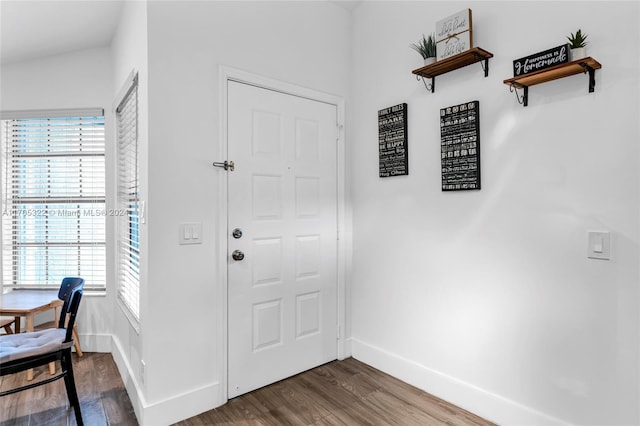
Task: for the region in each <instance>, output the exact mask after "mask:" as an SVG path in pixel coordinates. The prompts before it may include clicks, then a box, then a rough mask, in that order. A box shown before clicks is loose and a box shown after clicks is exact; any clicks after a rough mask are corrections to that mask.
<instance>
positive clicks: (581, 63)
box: [504, 56, 602, 106]
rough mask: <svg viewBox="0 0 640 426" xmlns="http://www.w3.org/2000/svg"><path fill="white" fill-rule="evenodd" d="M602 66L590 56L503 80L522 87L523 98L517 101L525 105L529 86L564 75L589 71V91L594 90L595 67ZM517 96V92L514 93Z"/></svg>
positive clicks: (516, 87) (511, 85)
mask: <svg viewBox="0 0 640 426" xmlns="http://www.w3.org/2000/svg"><path fill="white" fill-rule="evenodd" d="M600 68H602V65H600V63H599V62H598V61H596V60H595V59H593V58H592V57H590V56H589V57H586V58H582V59H578V60H576V61H571V62H567V63H564V64H560V65H556V66H554V67H551V68H546V69H544V70H540V71H534V72H532V73H529V74H525V75H521V76H518V77H513V78H508V79H506V80H504V84H506V85H508V86H509V88H510V89H511V90H512V89H524V96H523V100H522V101H520V98H518V102H520V103H521V104H523V105H524V106H527V103H528V97H529V90H528V89H529V87H530V86H535V85H536V84H541V83H546V82H548V81H552V80H558V79H560V78H564V77H570V76H572V75H577V74H585V73H589V93H591V92H593V91H594V88H595V85H596V83H595V72H596V70H597V69H600ZM516 96H517V93H516Z"/></svg>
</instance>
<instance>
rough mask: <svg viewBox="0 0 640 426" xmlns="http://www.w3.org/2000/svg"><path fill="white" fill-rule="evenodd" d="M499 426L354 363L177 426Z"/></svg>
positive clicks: (295, 380)
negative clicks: (494, 425)
mask: <svg viewBox="0 0 640 426" xmlns="http://www.w3.org/2000/svg"><path fill="white" fill-rule="evenodd" d="M176 425H177V426H201V425H274V426H276V425H394V426H395V425H403V426H404V425H407V426H409V425H416V426H417V425H420V426H425V425H434V426H435V425H483V426H485V425H486V426H488V425H493V423H491V422H488V421H486V420H483V419H481V418H479V417H477V416H475V415H473V414H471V413H469V412H467V411H465V410H462V409H460V408H458V407H455V406H453V405H451V404H449V403H447V402H445V401H442V400H441V399H439V398H436V397H434V396H432V395H429V394H427V393H425V392H423V391H421V390H419V389H417V388H414V387H413V386H410V385H408V384H406V383H404V382H402V381H400V380H398V379H395V378H393V377H391V376H389V375H387V374H384V373H382V372H381V371H379V370H376V369H374V368H372V367H370V366H368V365H366V364H363V363H361V362H359V361H357V360H355V359H353V358H349V359H346V360H344V361H334V362H331V363H329V364H326V365H323V366H320V367H317V368H314V369H312V370H309V371H307V372H304V373H302V374H299V375H297V376H294V377H291V378H289V379H286V380H283V381H281V382H278V383H275V384H273V385H271V386H267V387H265V388H262V389H258V390H256V391H254V392H251V393H249V394H246V395H242V396H239V397H237V398H234V399H232V400H230V401H229V402H228V403H227V404H225V405H223V406H222V407H219V408H217V409H215V410H211V411H207V412H206V413H202V414H200V415H198V416H196V417H192V418H190V419H187V420H185V421H182V422H179V423H176Z"/></svg>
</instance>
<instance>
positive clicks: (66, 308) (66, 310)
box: [58, 277, 84, 339]
mask: <svg viewBox="0 0 640 426" xmlns="http://www.w3.org/2000/svg"><path fill="white" fill-rule="evenodd" d="M83 288H84V279H83V278H79V277H66V278H64V279H63V280H62V284H60V290H59V291H58V299H60V300H62V301H63V302H64V303H63V304H62V310H61V312H60V318H59V319H58V328H65V326H66V327H68V330H67V334H69V333H68V331H69V330H73V324H74V323H75V318H76V314H77V311H78V306H79V305H80V300H79V298H78V302H77V304H76V306H75V312H72V309H71V302H72V300H73V299H74V297H73V296H74V293H76V292H78V291H79V292H80V294H79V297H82V289H83ZM68 314H70V315H71V316H72V317H73V322H71V318H70V319H69V324H67V315H68ZM68 338H69V336H67V339H68Z"/></svg>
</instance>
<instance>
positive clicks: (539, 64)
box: [513, 44, 569, 77]
mask: <svg viewBox="0 0 640 426" xmlns="http://www.w3.org/2000/svg"><path fill="white" fill-rule="evenodd" d="M568 52H569V45H568V44H563V45H561V46H558V47H554V48H552V49H548V50H545V51H543V52H538V53H534V54H533V55H529V56H525V57H524V58H520V59H516V60H515V61H513V76H514V77H518V76H521V75H525V74H529V73H532V72H535V71H541V70H543V69H546V68H550V67H555V66H556V65H559V64H564V63H567V62H569V55H568Z"/></svg>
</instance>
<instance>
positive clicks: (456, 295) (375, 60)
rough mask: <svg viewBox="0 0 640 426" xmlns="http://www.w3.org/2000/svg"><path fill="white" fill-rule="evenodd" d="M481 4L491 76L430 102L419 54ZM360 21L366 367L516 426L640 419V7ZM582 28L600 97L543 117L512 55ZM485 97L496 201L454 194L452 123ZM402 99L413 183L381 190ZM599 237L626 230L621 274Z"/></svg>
mask: <svg viewBox="0 0 640 426" xmlns="http://www.w3.org/2000/svg"><path fill="white" fill-rule="evenodd" d="M466 7H470V8H471V9H472V10H473V30H474V44H475V45H476V46H479V47H482V48H484V49H486V50H488V51H490V52H492V53H494V55H495V56H494V58H493V59H491V60H490V73H489V77H488V78H484V77H483V72H482V69H481V67H480V64H475V65H472V66H469V67H466V68H463V69H460V70H457V71H454V72H451V73H449V74H446V75H444V76H441V77H438V78H437V79H436V92H435V93H434V94H431V93H427V92H426V90H425V88H424V86H423V85H422V83H421V82H418V81H416V80H415V78H414V76H413V75H412V74H411V70H413V69H415V68H418V67H419V66H421V64H420V62H421V58H420V57H419V55H417V54H416V53H415V52H414V51H412V50H410V49H409V48H408V45H409V44H410V43H412V42H414V41H415V40H417V39H418V38H419V37H420V36H421V35H422V33H428V32H431V31H434V30H435V22H436V21H437V20H438V19H441V18H443V17H446V16H448V15H450V14H452V13H454V12H457V11H458V10H461V9H463V8H466ZM353 18H354V21H353V25H354V30H353V34H354V40H353V55H354V56H353V64H354V68H353V78H352V83H353V102H352V104H351V105H352V109H351V110H350V113H351V117H352V120H351V121H349V125H350V127H351V129H353V133H352V137H351V138H350V141H351V144H350V149H351V151H350V153H351V155H352V157H351V159H352V161H351V162H350V163H349V166H350V172H351V178H352V184H353V186H352V191H353V200H352V202H353V211H354V219H353V222H354V229H353V281H352V292H353V294H352V299H353V302H352V309H353V311H352V312H353V318H352V321H353V354H354V356H355V357H356V358H359V359H362V360H364V361H367V362H369V363H371V364H372V365H373V366H375V367H379V368H381V369H383V370H386V371H389V372H392V373H393V374H395V375H397V376H399V377H400V378H402V379H404V380H407V381H409V382H411V383H414V384H417V385H419V386H420V387H422V388H424V389H426V390H427V391H430V392H433V393H434V394H436V395H438V396H441V397H443V398H445V399H447V400H450V401H452V402H454V403H458V404H459V405H461V406H463V407H465V408H468V409H470V410H471V411H474V412H476V413H478V414H480V415H483V416H485V417H487V418H488V419H490V420H493V421H496V422H498V423H501V424H553V423H564V422H567V423H575V424H599V425H623V424H638V423H639V422H640V417H639V413H638V401H639V400H640V396H639V391H638V383H639V382H638V377H639V368H638V363H639V359H640V353H639V349H638V335H639V327H638V324H639V321H638V320H639V312H640V310H639V305H638V296H639V291H638V290H639V289H638V286H639V271H638V259H639V251H638V241H639V235H638V231H639V230H638V217H639V211H638V210H639V204H638V201H639V200H638V195H639V191H638V189H639V187H638V183H639V174H638V170H639V164H638V163H639V155H638V154H639V153H638V140H639V137H640V130H639V128H638V124H637V121H638V117H639V113H640V111H639V107H638V101H637V98H636V97H635V96H634V94H635V93H637V91H638V90H637V89H638V88H639V86H640V83H639V77H638V76H639V71H640V67H639V66H638V61H637V60H636V59H629V54H630V53H631V52H637V50H638V48H637V46H638V43H639V42H640V37H639V36H638V31H637V28H638V25H639V23H640V22H639V19H638V3H637V2H634V3H631V2H625V3H617V4H612V3H606V4H605V3H597V2H585V3H581V5H580V7H576V6H575V3H571V2H566V3H558V2H545V3H544V7H541V3H540V2H532V3H528V2H471V3H454V2H364V3H362V4H361V5H360V6H359V7H358V8H357V9H356V10H355V11H354V15H353ZM577 28H582V30H583V31H585V32H587V33H588V34H589V41H590V44H589V46H588V49H589V53H590V54H591V55H592V56H594V57H595V58H596V59H597V60H598V61H600V62H601V63H602V65H603V68H602V70H600V71H598V72H597V73H596V88H595V93H591V94H589V93H587V77H586V76H583V75H579V76H575V77H570V78H566V79H563V80H559V81H554V82H550V83H546V84H544V85H539V86H535V87H532V88H530V90H529V106H528V107H526V108H523V107H522V106H521V105H519V104H518V103H517V102H516V99H515V96H514V95H513V94H512V93H509V89H508V87H507V86H506V85H504V84H503V82H502V81H503V80H504V79H506V78H509V77H511V76H512V60H513V59H517V58H520V57H523V56H526V55H528V54H532V53H535V52H538V51H541V50H545V49H547V48H550V47H554V46H557V45H560V44H562V43H564V42H565V41H566V40H565V35H567V34H569V32H574V31H575V30H576V29H577ZM632 56H633V54H632ZM470 100H479V101H480V117H481V118H480V119H481V157H482V160H481V161H482V190H480V191H467V192H449V193H446V192H442V191H441V190H440V187H439V186H440V160H439V158H440V147H439V141H440V134H439V124H438V123H439V121H438V120H439V109H440V108H441V107H446V106H451V105H456V104H459V103H462V102H465V101H470ZM401 102H407V103H408V108H409V152H410V158H409V162H410V175H409V176H407V177H397V178H388V179H380V178H378V171H377V167H378V159H377V127H376V126H377V122H376V113H377V110H379V109H382V108H384V107H387V106H391V105H395V104H398V103H401ZM591 229H598V230H600V229H603V230H609V231H610V232H611V234H612V241H613V242H612V245H613V248H612V251H613V258H612V260H611V261H598V260H591V259H587V257H586V241H587V240H586V238H587V234H586V232H587V230H591ZM374 231H375V232H374Z"/></svg>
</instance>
